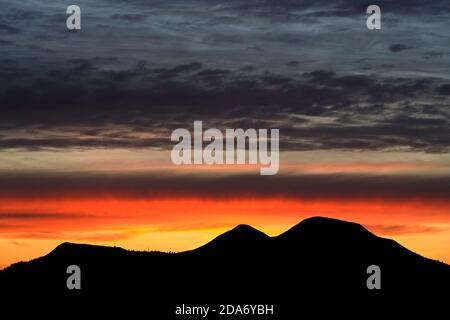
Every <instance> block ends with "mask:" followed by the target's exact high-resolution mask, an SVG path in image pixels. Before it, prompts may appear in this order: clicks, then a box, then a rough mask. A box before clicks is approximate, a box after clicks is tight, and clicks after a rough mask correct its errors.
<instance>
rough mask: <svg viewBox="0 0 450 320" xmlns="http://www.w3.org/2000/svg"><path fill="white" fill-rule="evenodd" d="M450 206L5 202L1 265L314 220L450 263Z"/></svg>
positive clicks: (170, 244) (184, 245) (182, 242)
mask: <svg viewBox="0 0 450 320" xmlns="http://www.w3.org/2000/svg"><path fill="white" fill-rule="evenodd" d="M449 204H450V203H449V202H433V203H430V202H423V201H404V202H392V201H390V202H389V201H382V202H374V201H370V202H365V201H361V200H355V201H345V202H339V201H327V200H315V201H311V200H308V201H302V200H292V199H276V198H274V199H270V198H266V199H256V198H253V199H227V200H211V199H209V200H204V199H203V200H202V199H199V198H176V199H149V200H136V199H120V198H117V199H111V198H103V199H71V198H65V199H45V200H36V199H29V200H28V201H23V200H21V201H17V200H14V199H10V200H7V199H3V201H2V202H1V203H0V213H1V214H0V217H2V219H1V220H0V227H1V232H2V235H1V240H0V248H1V251H0V265H1V266H6V265H8V264H10V263H12V262H16V261H19V260H27V259H30V258H34V257H37V256H40V255H43V254H46V253H47V252H48V251H49V250H51V249H52V248H53V247H55V246H56V245H58V244H59V243H61V242H62V241H73V242H85V243H96V244H102V245H116V246H122V247H125V248H129V249H136V250H166V251H169V250H171V251H180V250H186V249H192V248H195V247H197V246H199V245H201V244H203V243H205V242H207V241H209V240H210V239H212V238H213V237H215V236H216V235H218V234H220V233H221V232H224V231H226V230H227V229H229V228H232V227H233V226H235V225H236V224H238V223H246V224H250V225H253V226H254V227H257V228H259V229H260V230H262V231H264V232H266V233H268V234H270V235H277V234H279V233H281V232H283V231H285V230H287V229H288V228H289V227H291V226H292V225H294V224H296V223H298V222H299V221H301V220H302V219H304V218H307V217H310V216H329V217H335V218H340V219H344V220H349V221H356V222H359V223H361V224H364V225H365V226H366V227H367V228H368V229H369V230H371V231H372V232H374V233H376V234H378V235H381V236H386V237H389V238H393V239H396V240H397V241H399V242H400V243H401V244H403V245H405V246H406V247H408V248H409V249H411V250H413V251H416V252H418V253H420V254H422V255H424V256H427V257H430V258H435V259H440V260H444V261H446V262H450V254H449V252H448V250H447V249H448V247H449V244H450V221H449V220H448V216H449V208H450V205H449ZM424 212H426V214H424Z"/></svg>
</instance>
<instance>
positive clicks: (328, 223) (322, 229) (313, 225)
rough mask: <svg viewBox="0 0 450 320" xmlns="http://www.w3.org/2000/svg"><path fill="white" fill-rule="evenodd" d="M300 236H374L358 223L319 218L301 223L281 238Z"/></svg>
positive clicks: (308, 219)
mask: <svg viewBox="0 0 450 320" xmlns="http://www.w3.org/2000/svg"><path fill="white" fill-rule="evenodd" d="M300 235H317V236H323V237H326V238H333V237H355V236H374V235H373V234H372V233H370V232H369V231H368V230H367V229H365V228H364V227H363V226H362V225H360V224H358V223H355V222H347V221H343V220H339V219H334V218H327V217H320V216H317V217H311V218H307V219H305V220H303V221H301V222H300V223H298V224H297V225H295V226H293V227H292V228H291V229H289V230H288V231H286V232H285V233H283V234H281V235H280V236H279V237H281V238H284V237H292V236H300Z"/></svg>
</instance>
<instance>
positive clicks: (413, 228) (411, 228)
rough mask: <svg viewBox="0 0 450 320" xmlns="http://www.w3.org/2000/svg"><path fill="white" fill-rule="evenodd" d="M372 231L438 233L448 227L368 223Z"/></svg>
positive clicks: (380, 232)
mask: <svg viewBox="0 0 450 320" xmlns="http://www.w3.org/2000/svg"><path fill="white" fill-rule="evenodd" d="M365 226H366V227H367V228H368V229H369V230H370V231H372V232H374V233H378V234H381V235H404V234H419V233H437V232H442V231H445V230H447V229H448V228H441V227H434V226H427V225H387V224H366V225H365Z"/></svg>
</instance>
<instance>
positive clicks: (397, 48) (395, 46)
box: [389, 43, 412, 53]
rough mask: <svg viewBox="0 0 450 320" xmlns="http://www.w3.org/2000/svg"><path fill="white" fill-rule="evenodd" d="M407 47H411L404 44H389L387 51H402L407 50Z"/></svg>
mask: <svg viewBox="0 0 450 320" xmlns="http://www.w3.org/2000/svg"><path fill="white" fill-rule="evenodd" d="M409 49H412V47H410V46H406V45H404V44H398V43H396V44H391V45H390V46H389V51H391V52H394V53H397V52H402V51H405V50H409Z"/></svg>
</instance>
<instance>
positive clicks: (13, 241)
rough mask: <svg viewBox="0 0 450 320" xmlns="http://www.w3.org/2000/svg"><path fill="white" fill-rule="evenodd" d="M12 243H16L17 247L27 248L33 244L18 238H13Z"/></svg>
mask: <svg viewBox="0 0 450 320" xmlns="http://www.w3.org/2000/svg"><path fill="white" fill-rule="evenodd" d="M9 243H10V244H12V245H15V246H17V247H25V248H29V247H31V244H30V243H28V242H22V241H16V240H12V241H10V242H9Z"/></svg>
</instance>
